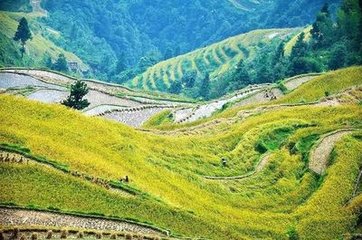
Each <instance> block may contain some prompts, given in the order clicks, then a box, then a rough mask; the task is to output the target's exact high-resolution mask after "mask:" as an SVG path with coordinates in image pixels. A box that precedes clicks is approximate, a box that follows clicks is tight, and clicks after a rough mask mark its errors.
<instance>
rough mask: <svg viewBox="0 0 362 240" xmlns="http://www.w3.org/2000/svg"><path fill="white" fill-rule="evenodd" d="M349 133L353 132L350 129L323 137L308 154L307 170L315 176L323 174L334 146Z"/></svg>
mask: <svg viewBox="0 0 362 240" xmlns="http://www.w3.org/2000/svg"><path fill="white" fill-rule="evenodd" d="M351 132H353V130H351V129H342V130H337V131H334V132H331V133H329V134H327V135H325V137H324V138H323V139H322V140H321V141H320V142H319V143H318V145H317V146H316V148H314V149H313V151H312V152H311V153H310V161H309V169H310V170H312V171H313V172H315V173H317V174H322V173H324V171H325V170H326V168H327V165H328V160H329V157H330V155H331V153H332V150H333V148H334V145H335V144H336V143H337V142H338V141H339V140H340V139H342V137H344V136H345V135H347V134H350V133H351Z"/></svg>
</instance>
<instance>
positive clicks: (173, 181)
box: [0, 67, 362, 239]
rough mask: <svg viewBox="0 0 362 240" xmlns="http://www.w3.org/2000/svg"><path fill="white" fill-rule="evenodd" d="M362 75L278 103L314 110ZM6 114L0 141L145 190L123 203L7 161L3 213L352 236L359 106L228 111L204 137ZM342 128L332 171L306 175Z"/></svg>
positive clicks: (13, 108) (46, 114)
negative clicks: (33, 211) (329, 136)
mask: <svg viewBox="0 0 362 240" xmlns="http://www.w3.org/2000/svg"><path fill="white" fill-rule="evenodd" d="M360 72H361V67H355V68H349V69H344V70H341V71H336V72H332V73H328V74H326V75H323V76H321V77H318V78H316V79H314V80H312V81H311V82H310V83H306V84H304V85H302V87H300V88H298V89H297V90H295V91H293V92H291V93H289V94H288V95H286V96H285V99H284V100H281V101H282V102H283V103H286V102H300V99H301V98H302V99H304V100H305V101H316V100H319V99H321V98H323V97H324V94H325V93H324V92H325V91H329V92H330V93H331V94H334V93H337V92H341V91H343V90H344V89H346V88H349V87H352V86H358V85H360V84H361V83H362V82H361V79H360V77H359V76H360ZM326 79H329V82H328V84H327V80H326ZM316 86H319V87H316ZM330 86H333V87H330ZM254 107H255V106H254ZM256 107H258V106H256ZM251 108H253V107H251ZM0 109H1V110H0V122H1V125H0V143H2V144H5V143H6V144H11V145H12V146H13V147H16V148H18V149H19V148H20V147H25V148H28V149H30V151H31V153H32V154H34V155H37V156H42V157H44V158H46V159H48V160H53V161H56V162H57V163H60V164H64V165H66V166H67V168H68V169H69V170H77V171H81V172H84V173H86V174H89V175H92V176H97V177H100V178H103V179H108V180H114V181H116V180H117V179H119V178H120V177H123V176H125V175H128V176H129V177H130V183H129V186H130V187H132V188H135V189H139V191H141V192H143V193H144V194H140V195H136V196H131V197H130V196H124V195H121V194H117V193H114V192H111V191H107V190H106V189H104V188H101V187H99V186H95V185H92V184H90V183H88V182H86V181H83V180H81V179H77V178H75V177H72V176H69V175H66V174H62V173H60V172H59V171H55V170H53V169H51V168H49V167H42V166H40V165H15V164H10V163H0V169H1V170H0V175H1V177H0V188H1V189H2V191H1V192H0V202H1V203H2V204H16V205H19V206H25V207H26V206H32V207H33V208H34V207H35V208H41V209H47V208H52V209H59V210H63V211H76V212H82V213H98V214H104V215H107V216H117V217H121V218H131V219H136V220H138V221H142V222H148V223H151V224H153V225H154V226H158V227H160V228H163V229H169V230H170V231H171V233H172V234H174V235H175V236H180V235H181V236H187V237H204V238H207V239H255V238H259V239H288V236H289V238H290V239H296V238H293V237H297V236H298V237H299V238H300V239H340V238H342V237H343V236H345V234H349V233H353V232H354V231H355V229H356V225H357V219H358V214H359V213H360V211H361V205H360V204H359V203H360V199H361V195H357V196H356V197H355V198H354V199H353V191H354V185H355V181H356V179H357V176H358V173H359V170H360V168H361V167H362V161H361V153H360V149H361V148H362V142H361V136H362V130H361V129H362V119H361V116H362V108H361V105H359V104H344V105H340V106H332V107H330V106H308V105H306V106H295V107H280V108H277V109H274V110H268V111H261V112H260V113H258V114H255V115H253V116H250V117H248V118H246V119H244V118H242V117H240V118H238V117H237V112H238V111H240V110H242V109H241V108H231V109H228V110H226V111H225V112H223V113H220V114H218V115H216V116H214V117H213V119H214V120H215V119H217V120H218V121H219V123H218V124H215V125H211V126H209V127H205V128H204V129H203V128H202V126H201V125H200V128H201V129H203V130H202V131H199V130H197V129H194V130H193V129H192V128H187V127H186V126H183V129H181V130H182V131H181V130H180V131H171V130H170V131H163V132H159V131H155V130H149V131H148V132H146V131H142V130H135V129H132V128H130V127H127V126H124V125H121V124H117V123H114V122H109V121H107V120H104V119H101V118H95V117H86V116H83V115H81V114H80V113H78V112H76V111H72V110H69V109H66V108H65V107H62V106H58V105H45V104H41V103H37V102H33V101H29V100H26V99H24V98H22V97H14V96H9V95H5V94H2V95H0ZM162 114H163V115H162ZM162 114H160V115H159V116H156V117H155V118H154V119H153V120H152V121H151V122H150V125H157V124H159V122H160V121H161V122H162V121H164V119H165V118H167V114H169V112H163V113H162ZM165 116H166V117H165ZM231 120H232V121H231ZM209 121H210V119H209V120H208V119H206V120H203V122H202V124H205V125H207V123H208V122H209ZM196 124H197V123H194V125H196ZM196 127H197V126H196ZM170 128H171V129H172V127H170ZM346 128H353V129H356V131H354V132H353V133H352V134H349V135H348V136H346V137H344V138H343V139H341V140H340V141H339V142H338V143H337V145H336V146H335V149H334V151H333V153H332V155H331V157H330V159H329V167H328V168H327V171H326V173H325V174H324V175H323V176H319V175H316V174H315V173H313V172H311V171H310V170H309V169H308V162H309V161H310V159H309V152H310V151H311V149H312V148H313V146H314V145H315V144H316V143H317V142H318V140H319V139H321V137H322V136H323V135H324V134H326V133H328V132H332V131H334V130H337V129H346ZM193 131H196V133H197V134H194V133H193ZM265 155H268V156H269V161H268V162H267V164H266V165H265V167H264V168H263V169H262V170H261V171H260V172H259V173H257V174H255V175H252V176H250V177H248V178H245V179H240V180H227V181H220V180H209V179H206V178H205V177H204V176H224V177H226V176H227V177H230V176H236V175H242V174H247V173H250V172H252V171H253V170H254V168H255V165H256V164H257V163H258V161H259V160H260V159H261V158H262V156H265ZM222 158H227V165H226V166H222V164H221V162H220V161H221V159H222ZM359 194H361V193H359Z"/></svg>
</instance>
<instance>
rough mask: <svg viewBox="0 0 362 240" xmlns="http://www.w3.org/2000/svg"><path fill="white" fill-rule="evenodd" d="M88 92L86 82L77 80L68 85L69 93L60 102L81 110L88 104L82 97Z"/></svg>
mask: <svg viewBox="0 0 362 240" xmlns="http://www.w3.org/2000/svg"><path fill="white" fill-rule="evenodd" d="M88 92H89V89H88V86H87V84H86V83H85V82H82V81H80V80H78V81H76V82H75V83H73V84H72V85H71V86H70V95H69V96H68V97H67V99H65V100H64V101H63V102H62V104H63V105H64V106H67V107H70V108H74V109H77V110H82V109H84V108H86V107H88V106H89V104H90V103H89V102H88V100H87V99H83V97H84V96H85V95H86V94H87V93H88Z"/></svg>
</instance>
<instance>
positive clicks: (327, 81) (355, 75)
mask: <svg viewBox="0 0 362 240" xmlns="http://www.w3.org/2000/svg"><path fill="white" fill-rule="evenodd" d="M361 76H362V66H358V67H350V68H346V69H341V70H337V71H332V72H328V73H326V74H323V75H322V76H320V77H317V78H315V79H313V80H312V81H309V82H307V83H305V84H303V85H302V86H301V87H300V88H297V89H296V90H295V91H293V92H291V93H290V94H288V95H287V96H285V97H284V98H281V99H280V100H279V101H277V102H278V103H298V102H313V101H318V100H319V99H321V98H323V97H325V96H326V95H333V94H336V93H338V92H341V91H343V90H345V89H347V88H350V87H351V86H357V85H361V84H362V79H361Z"/></svg>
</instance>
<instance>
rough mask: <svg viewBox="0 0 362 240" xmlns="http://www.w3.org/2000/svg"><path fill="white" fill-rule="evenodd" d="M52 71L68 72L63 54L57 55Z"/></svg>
mask: <svg viewBox="0 0 362 240" xmlns="http://www.w3.org/2000/svg"><path fill="white" fill-rule="evenodd" d="M53 69H54V70H56V71H59V72H67V71H68V63H67V59H66V58H65V56H64V54H63V53H61V54H59V56H58V59H57V61H56V62H55V63H54V65H53Z"/></svg>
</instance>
